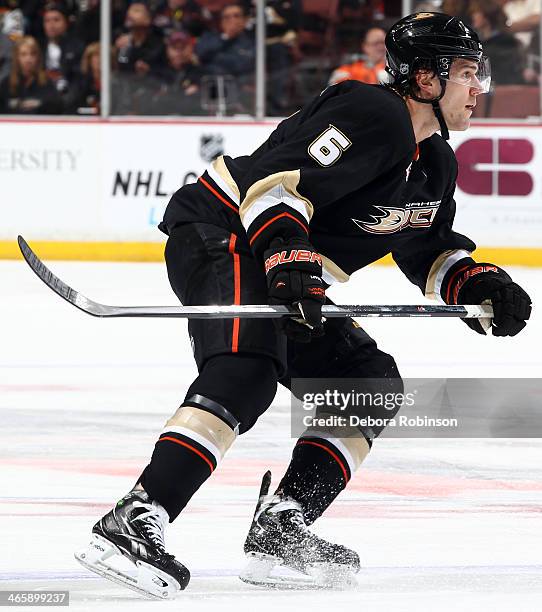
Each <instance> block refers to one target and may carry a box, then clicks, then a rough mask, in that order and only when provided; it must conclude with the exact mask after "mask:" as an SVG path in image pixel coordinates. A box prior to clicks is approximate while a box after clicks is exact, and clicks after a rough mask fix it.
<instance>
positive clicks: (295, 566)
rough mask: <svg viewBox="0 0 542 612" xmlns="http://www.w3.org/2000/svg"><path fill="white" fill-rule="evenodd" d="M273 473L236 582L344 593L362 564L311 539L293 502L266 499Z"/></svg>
mask: <svg viewBox="0 0 542 612" xmlns="http://www.w3.org/2000/svg"><path fill="white" fill-rule="evenodd" d="M270 484H271V473H270V472H267V473H266V474H265V475H264V477H263V480H262V486H261V489H260V497H259V500H258V504H257V506H256V511H255V513H254V519H253V521H252V525H251V526H250V530H249V532H248V536H247V539H246V541H245V546H244V550H245V554H246V556H247V557H248V560H249V561H248V564H247V566H246V567H245V569H244V570H243V571H242V572H241V574H240V576H239V577H240V578H241V580H243V581H244V582H248V583H250V584H258V585H266V586H273V587H282V588H321V589H325V588H328V589H344V588H351V587H353V586H355V585H356V584H357V583H356V578H355V575H356V574H357V573H358V572H359V569H360V563H359V557H358V555H357V553H355V552H354V551H353V550H349V549H348V548H346V547H344V546H341V545H339V544H332V543H331V542H327V541H326V540H323V539H322V538H319V537H318V536H316V535H315V534H313V533H311V532H310V531H309V529H308V528H307V525H306V524H305V520H304V518H303V512H302V509H301V506H300V504H299V503H298V502H296V501H295V500H294V499H291V498H288V497H283V496H281V495H268V491H269V485H270Z"/></svg>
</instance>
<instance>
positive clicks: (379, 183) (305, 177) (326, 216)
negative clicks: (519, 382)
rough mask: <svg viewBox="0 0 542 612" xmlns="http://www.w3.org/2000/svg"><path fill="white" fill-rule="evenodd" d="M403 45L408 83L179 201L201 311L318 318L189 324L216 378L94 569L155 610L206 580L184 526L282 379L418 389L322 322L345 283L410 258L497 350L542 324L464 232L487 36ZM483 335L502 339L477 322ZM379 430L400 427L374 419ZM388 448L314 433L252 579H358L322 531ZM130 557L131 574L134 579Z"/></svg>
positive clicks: (166, 438) (301, 122)
mask: <svg viewBox="0 0 542 612" xmlns="http://www.w3.org/2000/svg"><path fill="white" fill-rule="evenodd" d="M386 46H387V51H388V56H387V70H388V71H389V73H390V75H391V77H392V84H391V85H388V86H379V85H366V84H363V83H359V82H354V81H347V82H344V83H340V84H338V85H334V86H332V87H329V88H328V89H326V90H325V91H324V92H323V93H322V94H321V95H320V96H318V97H317V98H315V99H314V100H312V101H311V102H310V103H309V104H308V105H307V106H305V107H304V108H303V109H301V110H300V111H299V112H297V113H296V114H294V115H293V116H291V117H289V118H288V119H286V120H285V121H283V122H282V123H280V124H279V126H278V127H277V128H276V130H275V131H274V132H273V133H272V134H271V136H270V137H269V138H268V140H267V141H266V142H265V143H264V144H262V145H261V147H260V148H258V149H257V150H256V151H255V152H254V153H252V154H251V155H247V156H244V157H238V158H235V159H233V158H231V157H228V156H224V157H219V158H218V159H217V160H216V161H215V162H214V163H213V164H212V166H211V167H210V168H209V169H208V171H206V172H205V173H204V174H203V175H202V176H201V177H200V178H199V180H198V181H197V183H195V184H191V185H186V186H184V187H182V188H181V189H180V190H179V191H178V192H177V193H175V194H174V196H173V197H172V199H171V201H170V203H169V205H168V207H167V210H166V213H165V217H164V220H163V222H162V224H161V225H160V229H161V230H162V231H164V232H165V233H166V234H167V235H168V236H169V238H168V241H167V245H166V253H165V257H166V263H167V270H168V274H169V278H170V281H171V285H172V287H173V290H174V291H175V293H176V294H177V296H178V297H179V299H180V300H181V302H182V303H183V304H185V305H195V304H232V303H233V304H259V303H265V302H268V303H271V304H287V305H294V306H295V307H297V308H298V309H299V317H298V318H297V319H294V318H284V319H278V320H277V321H278V323H276V324H275V323H274V322H272V321H271V320H262V319H250V320H247V319H234V320H227V319H222V320H211V321H201V320H191V321H190V323H189V333H190V337H191V340H192V344H193V349H194V355H195V359H196V363H197V366H198V370H199V375H198V377H197V378H196V380H194V382H193V383H192V384H191V386H190V388H189V389H188V392H187V394H186V398H185V400H184V401H183V403H182V405H181V407H180V408H179V409H178V410H177V412H175V414H174V415H173V416H172V417H171V418H170V419H169V420H168V421H167V423H166V424H165V426H164V429H163V431H162V433H161V434H160V437H159V439H158V441H157V443H156V446H155V449H154V452H153V454H152V458H151V460H150V463H149V464H148V465H147V467H146V468H145V469H144V471H143V473H142V474H141V476H140V478H139V479H138V482H137V484H136V485H135V487H134V489H133V490H132V491H130V492H129V493H128V494H127V495H126V496H125V497H123V498H122V499H121V500H120V501H119V502H118V503H117V505H116V506H115V508H114V509H113V510H111V512H109V513H108V514H106V515H105V516H104V517H103V518H102V519H101V520H99V521H98V522H97V523H96V525H95V526H94V528H93V530H92V532H93V538H92V543H91V545H90V547H89V548H88V549H87V550H86V551H85V552H84V553H81V554H78V555H77V557H78V559H79V560H80V561H81V562H82V563H84V564H85V565H86V566H87V567H89V568H90V569H92V570H94V571H96V572H98V573H100V574H102V575H104V576H106V577H108V578H111V579H113V580H117V581H120V582H122V583H124V584H126V585H127V586H130V587H132V588H134V589H136V590H139V591H141V592H144V593H147V594H149V595H153V596H156V597H168V596H171V595H173V594H174V593H175V592H176V591H177V590H179V589H183V588H185V587H186V585H187V584H188V581H189V572H188V570H187V568H185V567H184V566H183V565H182V564H181V563H180V562H178V561H176V560H175V558H174V557H173V556H172V555H170V554H168V553H166V552H165V545H164V526H165V523H166V522H167V521H168V520H169V521H170V522H172V521H174V520H175V519H176V518H177V516H178V515H179V513H180V512H181V511H182V509H183V508H184V507H185V505H186V504H187V503H188V501H189V500H190V498H191V497H192V495H193V494H194V493H195V491H197V490H198V488H199V487H200V486H201V485H202V484H203V483H204V482H205V480H206V479H207V478H208V477H209V476H210V474H211V473H212V472H213V471H214V470H215V469H216V467H217V465H218V463H219V461H220V459H221V458H222V456H223V455H224V453H225V452H226V451H227V450H228V448H229V447H230V446H231V445H232V444H233V442H234V440H235V438H236V437H237V435H239V434H243V433H244V432H246V431H248V430H249V429H250V428H251V427H252V426H253V425H254V423H255V422H256V420H257V419H258V417H259V415H261V414H262V413H263V412H264V411H265V410H266V409H267V408H268V406H269V405H270V403H271V401H272V400H273V397H274V395H275V391H276V386H277V382H280V383H281V384H283V385H286V386H287V387H288V386H289V384H290V381H291V379H292V378H294V377H313V378H314V377H325V378H334V377H335V378H340V377H349V378H357V379H381V380H384V381H385V383H382V384H386V385H388V386H389V388H390V389H396V390H400V389H401V379H400V376H399V372H398V370H397V366H396V364H395V361H394V360H393V358H392V357H391V356H390V355H388V354H386V353H384V352H382V351H381V350H379V349H378V348H377V345H376V343H375V341H374V340H373V339H372V338H370V337H369V336H368V335H367V334H366V333H365V332H364V331H363V330H362V329H361V328H360V327H359V325H357V324H356V323H355V322H354V321H353V320H351V319H331V320H328V321H325V322H323V321H322V316H321V307H322V305H323V304H324V302H325V301H326V296H325V289H326V288H327V286H329V285H330V284H331V283H332V282H345V281H346V280H348V275H349V274H351V273H352V272H354V271H356V270H358V269H360V268H363V267H364V266H366V265H368V264H370V263H371V262H373V261H375V260H377V259H379V258H381V257H382V256H383V255H385V254H386V253H391V254H392V255H393V258H394V260H395V262H396V263H397V265H398V266H399V267H400V269H401V270H402V271H403V272H404V273H405V274H406V276H407V277H408V278H409V279H410V280H411V281H412V282H413V283H414V284H416V285H418V286H419V287H420V289H421V290H422V291H423V292H425V294H426V295H428V296H430V297H435V298H440V299H442V300H443V301H444V302H445V303H447V304H482V303H487V302H490V303H491V304H492V305H493V309H494V318H493V320H492V324H491V330H492V333H493V335H495V336H515V335H516V334H517V333H518V332H520V331H521V330H522V329H523V327H524V326H525V322H526V320H527V319H528V318H529V315H530V310H531V305H530V298H529V296H528V295H527V294H526V293H525V291H524V290H523V289H521V288H520V287H519V286H518V285H517V284H516V283H514V282H513V281H512V279H511V278H510V276H509V275H508V274H507V273H506V272H505V271H504V270H502V269H501V268H500V267H499V266H496V265H494V264H491V263H484V262H482V263H476V262H475V261H474V259H473V258H472V257H471V253H472V252H473V251H474V250H475V244H474V243H473V242H472V241H471V240H470V239H469V238H467V237H465V236H462V235H460V234H458V233H456V232H454V231H453V229H452V224H453V220H454V214H455V203H454V199H453V194H454V188H455V182H456V176H457V163H456V159H455V156H454V154H453V151H452V149H451V147H450V146H449V145H448V144H447V142H446V139H447V138H448V130H466V129H467V128H468V126H469V121H470V117H471V114H472V109H473V108H474V106H475V105H476V100H477V97H478V96H479V95H480V94H483V93H485V92H487V91H488V88H489V82H490V75H489V66H488V63H487V61H486V59H485V58H484V56H483V52H482V46H481V44H480V42H479V40H478V36H477V35H476V33H475V32H474V31H473V30H472V29H470V28H469V27H467V26H466V25H465V24H463V23H462V22H461V21H460V20H459V19H458V18H456V17H450V16H447V15H443V14H439V13H417V14H413V15H410V16H408V17H405V18H403V19H401V20H400V21H399V22H398V23H397V24H395V26H393V27H392V28H391V30H390V32H389V33H388V35H387V38H386ZM437 131H440V135H439V134H437ZM465 322H466V323H467V325H468V326H469V327H471V328H472V329H473V330H474V331H476V332H478V333H485V330H484V329H483V328H482V325H481V324H480V322H479V321H478V320H475V319H470V320H465ZM366 416H367V415H366ZM368 416H372V417H374V418H380V417H382V416H383V415H381V414H378V409H376V408H375V409H373V410H372V411H370V412H369V415H368ZM386 416H388V417H390V416H393V413H392V414H390V413H387V414H386ZM380 432H381V430H377V429H376V430H371V429H369V428H362V429H355V428H354V429H353V431H348V432H344V431H341V432H340V434H339V433H338V432H336V431H334V430H333V429H327V430H326V429H325V428H321V429H314V428H312V429H309V430H307V431H306V432H305V433H304V435H303V436H302V437H301V438H300V439H299V440H298V442H297V444H296V446H295V448H294V450H293V454H292V459H291V462H290V465H289V467H288V469H287V471H286V474H285V475H284V476H283V478H282V480H281V481H280V484H279V485H278V488H277V489H276V491H275V493H274V494H269V486H270V479H271V478H270V474H269V473H268V474H266V475H265V476H264V480H263V483H262V490H261V492H260V499H259V501H258V505H257V508H256V513H255V516H254V520H253V523H252V526H251V527H250V531H249V534H248V537H247V539H246V542H245V552H246V553H247V555H248V556H249V557H250V558H251V559H252V562H251V566H250V569H249V571H247V572H246V573H245V574H244V578H245V579H246V580H250V581H251V582H255V583H259V584H267V583H271V582H273V581H274V580H275V578H274V577H273V572H272V570H273V568H274V567H275V566H276V565H280V564H282V565H285V566H288V567H290V568H293V569H295V570H298V571H299V572H300V575H301V576H304V577H305V578H306V579H308V577H312V580H313V581H314V584H316V585H319V586H322V585H326V584H330V583H331V584H332V583H334V580H335V579H337V580H339V581H344V580H349V579H350V578H351V577H352V576H353V575H354V574H355V573H356V572H357V571H358V570H359V566H360V562H359V558H358V555H357V554H356V553H355V552H353V551H351V550H349V549H347V548H346V547H344V546H341V545H338V544H333V543H330V542H327V541H325V540H323V539H321V538H319V537H317V536H316V535H314V534H313V533H311V531H310V530H309V529H308V526H309V525H310V524H311V523H313V522H314V521H315V520H316V519H317V518H318V517H319V516H320V515H321V514H322V513H323V512H324V511H325V510H326V508H327V507H328V506H329V505H330V504H331V503H332V502H333V500H334V499H335V497H336V496H337V495H338V494H339V492H340V491H341V490H342V489H344V487H345V486H346V484H347V483H348V481H349V479H350V478H351V476H352V474H353V473H354V471H355V470H356V469H357V468H358V467H359V466H360V464H361V463H362V462H363V460H364V458H365V457H366V456H367V454H368V453H369V450H370V448H371V445H372V443H373V439H374V437H375V436H378V434H379V433H380ZM118 557H122V558H123V560H124V561H125V562H126V563H129V564H130V569H122V570H120V569H118V568H117V566H116V565H115V561H117V560H118Z"/></svg>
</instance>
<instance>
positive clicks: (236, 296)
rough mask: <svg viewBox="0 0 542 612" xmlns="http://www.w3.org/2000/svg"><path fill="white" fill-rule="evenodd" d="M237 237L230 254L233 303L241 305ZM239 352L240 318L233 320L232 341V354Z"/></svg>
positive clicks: (233, 237) (234, 237) (233, 235)
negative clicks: (231, 260)
mask: <svg viewBox="0 0 542 612" xmlns="http://www.w3.org/2000/svg"><path fill="white" fill-rule="evenodd" d="M236 240H237V236H236V235H235V234H232V235H231V237H230V245H229V248H228V250H229V252H230V253H231V254H232V255H233V287H234V289H233V303H234V304H237V305H239V304H241V262H240V259H239V253H236V252H235V242H236ZM238 350H239V317H236V318H235V319H234V320H233V333H232V341H231V351H232V353H237V352H238Z"/></svg>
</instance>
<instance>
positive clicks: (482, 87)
mask: <svg viewBox="0 0 542 612" xmlns="http://www.w3.org/2000/svg"><path fill="white" fill-rule="evenodd" d="M440 65H441V76H442V78H444V79H445V80H447V81H452V82H453V83H458V84H459V85H465V87H470V88H473V89H477V90H478V92H479V93H487V92H488V91H489V88H490V85H491V66H490V64H489V58H488V57H486V56H483V57H482V58H481V59H480V61H476V60H473V59H467V58H462V57H456V58H454V59H453V60H450V59H449V58H441V62H440ZM442 69H443V70H442Z"/></svg>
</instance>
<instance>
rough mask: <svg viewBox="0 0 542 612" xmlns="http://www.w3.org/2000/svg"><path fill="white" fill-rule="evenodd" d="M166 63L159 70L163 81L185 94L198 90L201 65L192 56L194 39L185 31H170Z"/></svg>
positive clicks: (191, 93) (189, 94)
mask: <svg viewBox="0 0 542 612" xmlns="http://www.w3.org/2000/svg"><path fill="white" fill-rule="evenodd" d="M166 57H167V65H166V66H165V68H163V69H162V70H161V71H160V77H161V78H162V79H163V81H164V83H165V84H166V85H167V86H169V87H171V86H174V87H175V88H176V89H177V90H179V91H182V92H183V93H184V94H185V95H187V96H191V95H193V94H195V93H196V92H197V91H198V90H199V82H200V80H201V67H200V66H198V65H197V62H196V59H195V57H194V39H193V38H192V37H191V36H189V35H188V34H187V33H186V32H172V33H171V34H170V36H169V38H168V39H167V45H166Z"/></svg>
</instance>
